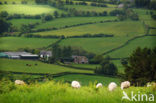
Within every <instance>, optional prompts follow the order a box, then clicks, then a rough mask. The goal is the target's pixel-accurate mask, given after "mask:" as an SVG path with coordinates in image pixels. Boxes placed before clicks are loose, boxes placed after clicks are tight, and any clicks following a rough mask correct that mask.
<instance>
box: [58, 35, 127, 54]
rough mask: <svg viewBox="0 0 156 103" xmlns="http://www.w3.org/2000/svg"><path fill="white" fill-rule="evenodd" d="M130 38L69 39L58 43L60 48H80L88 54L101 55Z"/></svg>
mask: <svg viewBox="0 0 156 103" xmlns="http://www.w3.org/2000/svg"><path fill="white" fill-rule="evenodd" d="M129 39H130V37H122V36H121V37H100V38H69V39H64V40H62V41H61V42H60V45H61V46H72V47H76V48H82V49H84V50H86V51H88V52H93V53H96V54H102V53H104V52H107V51H109V50H111V49H113V48H115V47H118V46H120V45H122V44H124V43H125V42H126V41H127V40H129Z"/></svg>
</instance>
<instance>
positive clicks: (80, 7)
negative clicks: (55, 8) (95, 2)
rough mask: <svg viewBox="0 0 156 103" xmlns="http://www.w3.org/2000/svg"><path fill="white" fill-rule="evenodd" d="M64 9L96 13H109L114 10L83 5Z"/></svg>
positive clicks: (67, 6) (112, 8)
mask: <svg viewBox="0 0 156 103" xmlns="http://www.w3.org/2000/svg"><path fill="white" fill-rule="evenodd" d="M65 7H66V8H75V9H76V10H78V11H96V12H103V11H107V12H110V11H112V10H115V9H116V8H114V7H110V8H108V7H95V6H84V5H65Z"/></svg>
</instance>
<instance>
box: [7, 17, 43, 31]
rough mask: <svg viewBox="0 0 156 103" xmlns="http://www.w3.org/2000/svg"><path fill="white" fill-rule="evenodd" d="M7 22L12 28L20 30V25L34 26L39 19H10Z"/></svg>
mask: <svg viewBox="0 0 156 103" xmlns="http://www.w3.org/2000/svg"><path fill="white" fill-rule="evenodd" d="M8 22H10V23H12V24H13V26H15V27H17V28H18V29H20V27H21V25H22V24H34V23H40V22H41V20H40V19H12V20H8Z"/></svg>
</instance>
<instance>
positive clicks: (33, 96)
mask: <svg viewBox="0 0 156 103" xmlns="http://www.w3.org/2000/svg"><path fill="white" fill-rule="evenodd" d="M4 83H5V82H4ZM6 83H7V82H6ZM7 85H8V86H7V87H6V86H5V87H3V88H4V90H3V92H5V93H2V94H0V101H1V102H2V103H138V101H129V100H122V96H124V95H123V91H122V90H121V89H120V87H117V89H116V90H115V91H113V92H109V91H108V88H107V87H103V88H100V89H96V88H95V85H94V84H91V85H89V86H82V87H81V88H80V89H74V88H72V87H71V86H70V84H68V83H65V84H64V83H61V82H57V83H56V82H54V81H48V82H45V83H40V84H38V83H36V84H31V85H25V86H18V85H17V86H14V84H13V83H12V82H9V83H8V84H7ZM9 86H10V87H9ZM11 87H12V89H11V90H10V91H8V90H7V88H11ZM124 91H125V92H126V93H127V94H128V96H130V97H131V92H132V91H133V93H134V94H138V93H139V94H146V95H148V96H149V95H150V94H153V95H156V92H155V88H154V87H149V88H147V87H130V88H128V89H125V90H124ZM15 97H16V98H15ZM137 97H138V95H137V96H136V98H137ZM145 102H146V101H145V98H144V101H143V102H141V101H139V103H145ZM148 102H150V101H148Z"/></svg>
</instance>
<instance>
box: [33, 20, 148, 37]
mask: <svg viewBox="0 0 156 103" xmlns="http://www.w3.org/2000/svg"><path fill="white" fill-rule="evenodd" d="M136 27H137V28H136ZM87 33H90V34H97V33H104V34H114V35H115V36H136V35H143V34H144V33H145V31H144V26H143V25H142V23H141V22H139V21H122V22H107V23H97V24H88V25H83V26H78V27H72V28H66V29H61V30H53V31H45V32H37V33H34V35H42V36H44V35H64V36H75V35H83V34H87Z"/></svg>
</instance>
